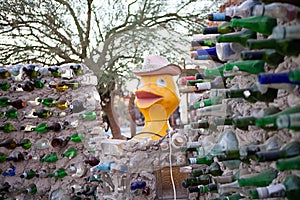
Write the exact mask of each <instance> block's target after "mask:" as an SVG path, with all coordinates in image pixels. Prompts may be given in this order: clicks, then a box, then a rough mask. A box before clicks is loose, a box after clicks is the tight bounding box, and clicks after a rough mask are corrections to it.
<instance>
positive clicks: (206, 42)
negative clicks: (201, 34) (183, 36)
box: [191, 40, 216, 47]
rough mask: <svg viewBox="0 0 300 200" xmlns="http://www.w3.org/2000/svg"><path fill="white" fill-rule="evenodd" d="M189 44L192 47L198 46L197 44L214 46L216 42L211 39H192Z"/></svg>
mask: <svg viewBox="0 0 300 200" xmlns="http://www.w3.org/2000/svg"><path fill="white" fill-rule="evenodd" d="M191 46H192V47H198V46H207V47H214V46H216V44H215V43H214V42H212V41H211V40H192V41H191Z"/></svg>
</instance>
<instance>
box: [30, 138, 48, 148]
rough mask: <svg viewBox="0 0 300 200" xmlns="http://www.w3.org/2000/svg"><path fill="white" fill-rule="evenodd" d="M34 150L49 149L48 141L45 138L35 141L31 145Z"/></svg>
mask: <svg viewBox="0 0 300 200" xmlns="http://www.w3.org/2000/svg"><path fill="white" fill-rule="evenodd" d="M33 146H34V148H36V149H38V150H42V149H47V148H49V147H50V142H49V140H48V139H46V138H42V139H40V140H38V141H36V142H35V143H34V144H33Z"/></svg>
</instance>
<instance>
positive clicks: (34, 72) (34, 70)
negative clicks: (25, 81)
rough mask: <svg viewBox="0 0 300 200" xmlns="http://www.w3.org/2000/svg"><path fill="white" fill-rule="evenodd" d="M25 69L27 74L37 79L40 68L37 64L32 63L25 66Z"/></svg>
mask: <svg viewBox="0 0 300 200" xmlns="http://www.w3.org/2000/svg"><path fill="white" fill-rule="evenodd" d="M23 71H24V72H25V74H26V75H27V76H28V77H30V78H32V79H35V78H37V77H38V75H39V72H38V71H39V68H38V67H37V66H36V65H33V64H30V65H27V66H25V67H23Z"/></svg>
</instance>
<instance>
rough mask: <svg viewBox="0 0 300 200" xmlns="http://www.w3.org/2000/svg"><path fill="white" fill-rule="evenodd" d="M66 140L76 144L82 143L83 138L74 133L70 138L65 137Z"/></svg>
mask: <svg viewBox="0 0 300 200" xmlns="http://www.w3.org/2000/svg"><path fill="white" fill-rule="evenodd" d="M67 138H70V140H71V141H72V142H76V143H78V142H82V140H83V137H82V136H81V135H79V134H78V133H74V134H73V135H71V136H67Z"/></svg>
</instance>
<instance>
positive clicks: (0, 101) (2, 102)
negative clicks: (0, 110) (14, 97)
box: [0, 97, 11, 107]
mask: <svg viewBox="0 0 300 200" xmlns="http://www.w3.org/2000/svg"><path fill="white" fill-rule="evenodd" d="M10 102H11V100H10V99H9V98H8V97H0V106H2V107H6V106H8V105H9V103H10Z"/></svg>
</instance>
